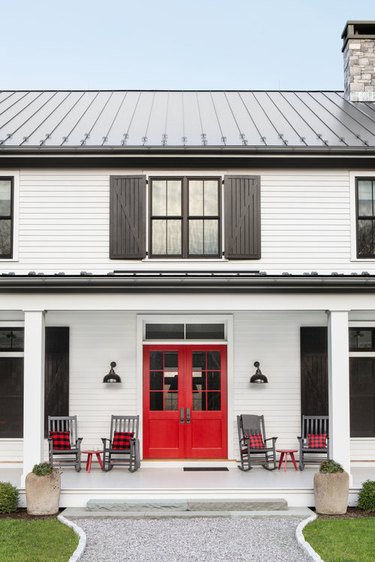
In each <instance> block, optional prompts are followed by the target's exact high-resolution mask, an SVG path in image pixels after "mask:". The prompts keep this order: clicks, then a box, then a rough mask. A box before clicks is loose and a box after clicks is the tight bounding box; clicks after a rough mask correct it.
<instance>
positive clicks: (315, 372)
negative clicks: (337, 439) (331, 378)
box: [301, 326, 328, 416]
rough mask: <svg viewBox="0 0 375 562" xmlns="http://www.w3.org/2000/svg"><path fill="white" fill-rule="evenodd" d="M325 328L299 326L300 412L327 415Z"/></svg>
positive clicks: (326, 348)
mask: <svg viewBox="0 0 375 562" xmlns="http://www.w3.org/2000/svg"><path fill="white" fill-rule="evenodd" d="M327 339H328V337H327V328H325V327H320V326H319V327H318V326H314V327H311V328H310V327H303V328H301V414H302V415H303V416H328V342H327Z"/></svg>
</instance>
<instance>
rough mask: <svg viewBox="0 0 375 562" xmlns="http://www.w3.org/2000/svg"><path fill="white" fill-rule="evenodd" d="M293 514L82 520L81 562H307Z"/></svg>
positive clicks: (79, 521)
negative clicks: (84, 546)
mask: <svg viewBox="0 0 375 562" xmlns="http://www.w3.org/2000/svg"><path fill="white" fill-rule="evenodd" d="M300 520H301V519H294V518H290V517H288V518H284V519H282V518H280V519H277V518H274V517H273V518H272V519H266V518H254V519H252V518H249V517H241V518H238V519H231V518H228V519H227V518H225V519H224V518H210V517H207V518H191V519H178V518H171V519H112V518H111V519H79V520H77V521H76V523H77V524H78V525H79V526H80V527H82V529H84V531H85V532H86V534H87V548H86V550H85V554H84V555H83V557H82V558H81V561H82V562H124V561H127V560H129V561H135V562H185V561H186V562H219V561H226V562H232V561H233V562H247V561H250V560H251V561H258V562H264V560H271V561H272V562H308V561H309V560H310V558H309V557H308V556H307V555H306V554H305V553H304V552H303V551H302V550H301V549H300V547H299V546H298V543H297V541H296V538H295V530H296V527H297V525H298V523H299V522H300Z"/></svg>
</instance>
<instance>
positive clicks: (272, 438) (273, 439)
mask: <svg viewBox="0 0 375 562" xmlns="http://www.w3.org/2000/svg"><path fill="white" fill-rule="evenodd" d="M277 440H278V437H267V439H265V440H264V442H266V441H273V442H275V441H277Z"/></svg>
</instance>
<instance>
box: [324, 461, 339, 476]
mask: <svg viewBox="0 0 375 562" xmlns="http://www.w3.org/2000/svg"><path fill="white" fill-rule="evenodd" d="M319 472H323V474H335V473H337V472H344V469H343V467H342V466H341V464H339V463H338V462H335V461H332V460H328V461H323V462H322V463H320V469H319Z"/></svg>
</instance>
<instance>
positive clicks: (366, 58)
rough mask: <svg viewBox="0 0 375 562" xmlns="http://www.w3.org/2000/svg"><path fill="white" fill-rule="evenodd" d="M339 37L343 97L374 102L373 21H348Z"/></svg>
mask: <svg viewBox="0 0 375 562" xmlns="http://www.w3.org/2000/svg"><path fill="white" fill-rule="evenodd" d="M341 38H342V40H343V46H342V51H343V53H344V73H345V98H346V99H347V100H349V101H373V102H375V21H348V22H347V24H346V26H345V29H344V31H343V33H342V35H341Z"/></svg>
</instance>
